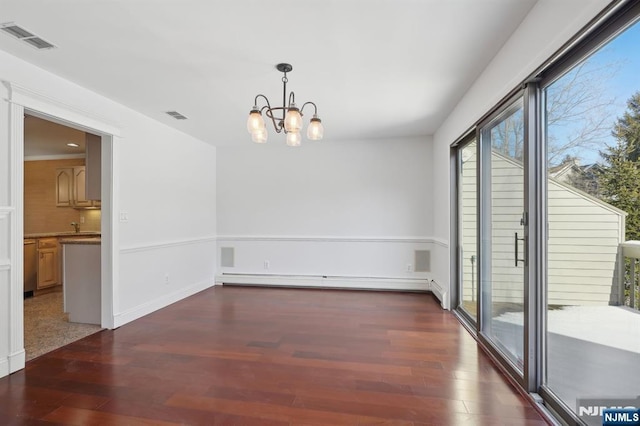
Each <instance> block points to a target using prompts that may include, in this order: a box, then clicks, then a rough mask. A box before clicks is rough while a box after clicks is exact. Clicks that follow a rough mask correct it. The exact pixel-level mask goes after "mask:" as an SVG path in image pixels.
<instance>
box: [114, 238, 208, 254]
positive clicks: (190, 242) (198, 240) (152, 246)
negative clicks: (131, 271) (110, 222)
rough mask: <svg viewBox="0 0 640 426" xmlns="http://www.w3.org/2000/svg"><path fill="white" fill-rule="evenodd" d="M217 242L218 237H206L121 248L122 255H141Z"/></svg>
mask: <svg viewBox="0 0 640 426" xmlns="http://www.w3.org/2000/svg"><path fill="white" fill-rule="evenodd" d="M216 240H217V239H216V237H204V238H190V239H185V240H176V241H162V242H159V243H154V244H141V245H137V246H128V247H121V248H120V253H122V254H128V253H139V252H145V251H150V250H162V249H166V248H172V247H180V246H188V245H193V244H204V243H215V242H216Z"/></svg>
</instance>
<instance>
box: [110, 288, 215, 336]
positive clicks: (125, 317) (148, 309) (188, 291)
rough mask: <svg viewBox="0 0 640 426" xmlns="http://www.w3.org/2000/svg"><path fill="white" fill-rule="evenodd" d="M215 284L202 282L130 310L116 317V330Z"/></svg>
mask: <svg viewBox="0 0 640 426" xmlns="http://www.w3.org/2000/svg"><path fill="white" fill-rule="evenodd" d="M213 285H215V283H213V282H211V281H202V282H199V283H196V284H193V285H190V286H189V287H186V288H183V289H180V290H178V291H175V292H173V293H170V294H167V295H164V296H162V297H159V298H157V299H154V300H150V301H148V302H146V303H143V304H141V305H138V306H136V307H134V308H131V309H128V310H126V311H124V312H120V313H119V314H116V315H115V316H114V328H117V327H120V326H122V325H125V324H127V323H129V322H131V321H134V320H137V319H138V318H142V317H143V316H145V315H148V314H150V313H152V312H154V311H157V310H159V309H162V308H165V307H167V306H169V305H171V304H172V303H175V302H178V301H180V300H182V299H184V298H186V297H189V296H193V295H194V294H196V293H198V292H200V291H202V290H206V289H207V288H209V287H212V286H213Z"/></svg>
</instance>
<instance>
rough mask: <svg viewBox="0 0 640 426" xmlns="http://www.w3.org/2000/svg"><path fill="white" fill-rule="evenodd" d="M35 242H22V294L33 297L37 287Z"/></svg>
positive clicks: (28, 240)
mask: <svg viewBox="0 0 640 426" xmlns="http://www.w3.org/2000/svg"><path fill="white" fill-rule="evenodd" d="M36 242H37V240H32V239H25V240H24V294H25V296H33V292H34V291H35V290H36V287H37V286H38V245H37V244H36Z"/></svg>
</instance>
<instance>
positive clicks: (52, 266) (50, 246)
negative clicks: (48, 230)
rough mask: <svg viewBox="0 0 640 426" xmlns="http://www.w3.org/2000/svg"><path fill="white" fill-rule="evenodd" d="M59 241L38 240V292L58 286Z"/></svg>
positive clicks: (52, 239)
mask: <svg viewBox="0 0 640 426" xmlns="http://www.w3.org/2000/svg"><path fill="white" fill-rule="evenodd" d="M59 264H60V260H59V256H58V239H57V238H41V239H39V240H38V286H37V288H38V290H40V289H43V288H47V287H51V286H54V285H57V284H58V265H59Z"/></svg>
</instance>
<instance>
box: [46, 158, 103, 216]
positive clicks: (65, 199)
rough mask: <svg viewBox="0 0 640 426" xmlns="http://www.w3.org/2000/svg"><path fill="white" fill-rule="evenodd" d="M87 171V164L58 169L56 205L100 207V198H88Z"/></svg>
mask: <svg viewBox="0 0 640 426" xmlns="http://www.w3.org/2000/svg"><path fill="white" fill-rule="evenodd" d="M86 173H87V171H86V167H85V166H76V167H65V168H60V169H56V206H58V207H74V208H91V207H100V200H95V201H94V200H89V199H87V183H86V182H87V180H86Z"/></svg>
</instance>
